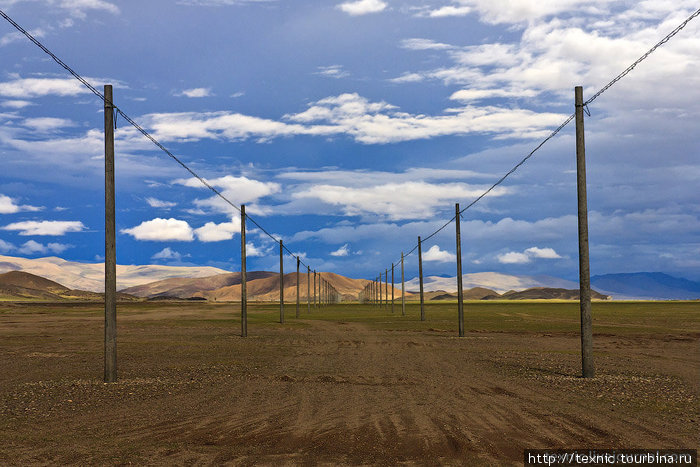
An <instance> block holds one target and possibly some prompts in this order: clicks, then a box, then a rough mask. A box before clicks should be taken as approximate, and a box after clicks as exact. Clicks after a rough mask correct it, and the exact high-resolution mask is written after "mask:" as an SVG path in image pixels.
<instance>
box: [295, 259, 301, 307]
mask: <svg viewBox="0 0 700 467" xmlns="http://www.w3.org/2000/svg"><path fill="white" fill-rule="evenodd" d="M300 262H301V259H299V257H298V256H297V315H296V317H297V318H299V300H300V299H299V263H300Z"/></svg>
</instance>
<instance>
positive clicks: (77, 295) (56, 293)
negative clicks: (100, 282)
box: [0, 271, 138, 301]
mask: <svg viewBox="0 0 700 467" xmlns="http://www.w3.org/2000/svg"><path fill="white" fill-rule="evenodd" d="M0 299H2V300H42V301H43V300H49V301H54V300H56V301H61V300H86V301H103V300H104V295H103V294H100V293H96V292H88V291H84V290H73V289H69V288H68V287H65V286H63V285H61V284H59V283H58V282H54V281H52V280H49V279H46V278H44V277H40V276H37V275H34V274H30V273H28V272H23V271H10V272H6V273H4V274H0ZM117 299H118V300H122V301H124V300H129V301H133V300H138V298H137V297H134V296H132V295H127V294H123V293H118V294H117Z"/></svg>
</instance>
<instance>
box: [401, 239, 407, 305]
mask: <svg viewBox="0 0 700 467" xmlns="http://www.w3.org/2000/svg"><path fill="white" fill-rule="evenodd" d="M401 316H406V283H405V282H404V275H403V251H402V252H401Z"/></svg>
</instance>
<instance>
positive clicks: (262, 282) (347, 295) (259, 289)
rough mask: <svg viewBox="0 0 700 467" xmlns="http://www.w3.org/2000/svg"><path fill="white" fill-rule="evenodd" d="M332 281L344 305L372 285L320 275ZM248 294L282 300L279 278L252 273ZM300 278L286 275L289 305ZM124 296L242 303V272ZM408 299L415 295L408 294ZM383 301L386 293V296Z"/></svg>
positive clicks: (169, 282)
mask: <svg viewBox="0 0 700 467" xmlns="http://www.w3.org/2000/svg"><path fill="white" fill-rule="evenodd" d="M308 277H309V279H310V284H311V287H310V290H309V292H310V295H311V299H312V300H313V296H314V289H313V283H314V276H313V274H309V275H308ZM319 277H321V278H323V279H324V280H326V281H328V282H329V283H330V284H331V285H333V287H335V289H336V290H337V291H338V292H339V293H340V294H341V296H342V300H343V301H354V300H357V297H358V294H359V293H360V292H361V291H362V290H363V289H364V288H365V286H366V285H367V284H368V283H369V281H367V280H365V279H351V278H348V277H345V276H341V275H339V274H335V273H330V272H321V273H319V275H317V280H318V278H319ZM247 279H248V281H247V292H248V299H249V300H259V301H277V300H279V274H278V273H276V272H269V271H254V272H249V273H248V276H247ZM299 279H300V284H299V298H300V300H301V301H306V296H307V274H306V273H305V272H302V273H300V274H299ZM296 286H297V274H296V272H291V273H288V274H285V275H284V298H285V301H296ZM385 290H388V293H389V295H391V287H389V288H388V289H387V288H386V287H384V286H382V292H384V291H385ZM122 292H124V293H128V294H131V295H135V296H138V297H143V298H149V299H154V298H162V299H167V298H168V297H170V298H179V299H191V298H205V299H207V300H212V301H238V300H240V299H241V276H240V272H235V273H228V274H218V275H215V276H209V277H203V278H198V279H194V278H193V279H184V278H175V279H165V280H161V281H156V282H151V283H149V284H144V285H139V286H136V287H130V288H127V289H124V290H122ZM406 296H407V297H410V296H411V294H409V293H406ZM394 297H395V298H396V299H398V298H400V297H401V289H400V287H398V288H396V287H395V288H394ZM382 298H384V297H383V293H382Z"/></svg>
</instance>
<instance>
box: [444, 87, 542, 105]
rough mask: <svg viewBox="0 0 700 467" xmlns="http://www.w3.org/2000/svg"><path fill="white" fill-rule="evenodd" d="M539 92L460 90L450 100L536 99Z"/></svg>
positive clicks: (525, 90) (521, 90) (520, 90)
mask: <svg viewBox="0 0 700 467" xmlns="http://www.w3.org/2000/svg"><path fill="white" fill-rule="evenodd" d="M536 95H537V92H535V91H533V90H528V89H460V90H459V91H456V92H454V93H453V94H452V95H451V96H450V99H452V100H457V101H465V102H468V101H478V100H481V99H491V98H494V97H516V98H523V97H535V96H536Z"/></svg>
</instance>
